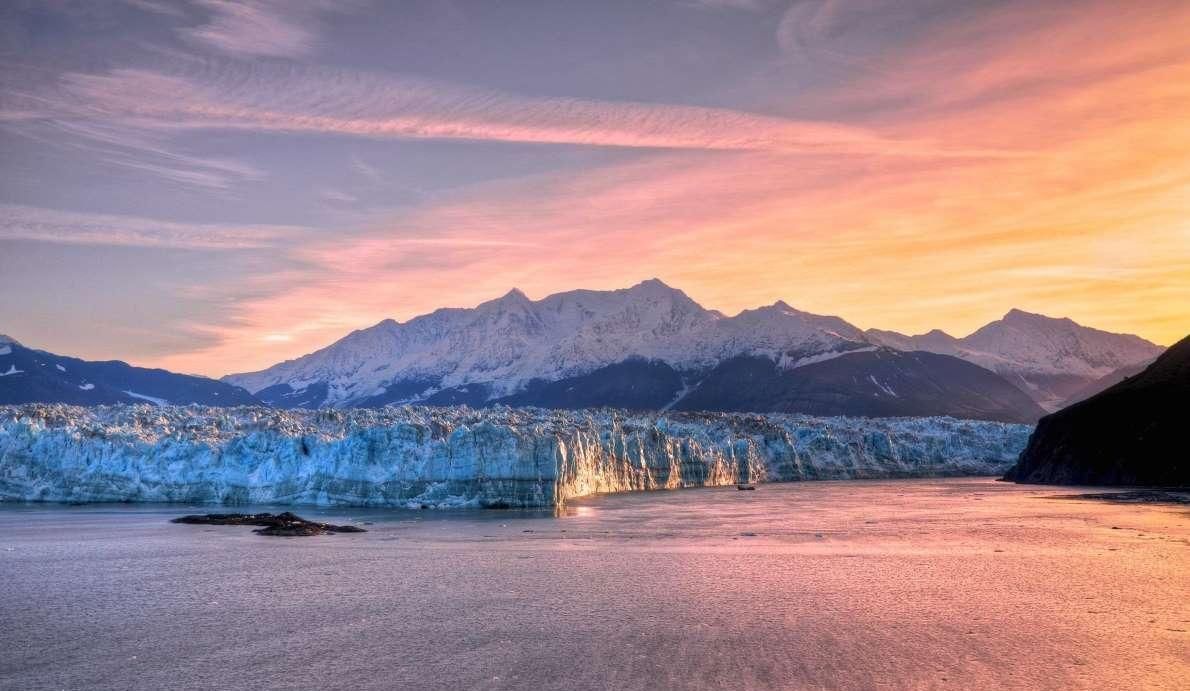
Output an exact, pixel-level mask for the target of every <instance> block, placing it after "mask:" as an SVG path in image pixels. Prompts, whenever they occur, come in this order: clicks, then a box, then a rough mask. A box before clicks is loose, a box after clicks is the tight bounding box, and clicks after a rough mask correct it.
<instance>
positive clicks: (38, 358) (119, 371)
mask: <svg viewBox="0 0 1190 691" xmlns="http://www.w3.org/2000/svg"><path fill="white" fill-rule="evenodd" d="M10 403H73V404H76V405H100V404H106V403H152V404H154V405H167V404H170V403H176V404H190V403H201V404H204V405H213V406H235V405H252V404H257V403H259V401H257V400H256V398H254V397H253V396H252V395H251V394H249V393H248V392H247V391H245V390H243V389H241V388H239V387H237V386H232V385H230V384H227V383H225V382H221V381H218V380H215V379H208V378H206V377H195V376H191V375H186V374H174V373H173V372H167V371H166V370H161V369H146V368H143V367H133V366H132V365H129V364H127V363H123V362H119V361H110V362H89V361H87V360H80V359H78V358H72V357H64V356H62V355H55V354H53V353H47V352H46V351H44V350H33V349H32V348H26V347H25V346H23V345H21V344H20V343H18V342H16V341H15V340H14V339H12V338H9V337H7V336H2V335H0V404H10Z"/></svg>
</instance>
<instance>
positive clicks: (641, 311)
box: [0, 279, 1163, 422]
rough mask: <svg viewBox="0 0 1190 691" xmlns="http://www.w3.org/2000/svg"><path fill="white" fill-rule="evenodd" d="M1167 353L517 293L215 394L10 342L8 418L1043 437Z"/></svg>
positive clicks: (1022, 320) (638, 291)
mask: <svg viewBox="0 0 1190 691" xmlns="http://www.w3.org/2000/svg"><path fill="white" fill-rule="evenodd" d="M1162 350H1163V349H1162V348H1161V347H1160V346H1157V345H1155V344H1153V343H1150V342H1148V341H1145V340H1144V339H1141V338H1139V337H1137V336H1131V335H1125V334H1114V333H1109V332H1105V331H1100V330H1097V329H1092V328H1088V327H1084V326H1081V325H1079V324H1076V323H1075V322H1073V321H1071V320H1069V319H1054V318H1051V317H1046V316H1043V315H1039V314H1030V313H1027V312H1022V311H1020V310H1012V311H1010V312H1008V314H1006V315H1005V316H1004V317H1003V318H1002V319H999V320H997V321H994V322H991V323H990V324H987V325H986V326H984V327H982V328H980V329H978V330H977V331H975V332H974V333H972V334H971V335H969V336H965V337H962V338H956V337H953V336H950V335H948V334H946V333H944V332H942V331H937V330H935V331H931V332H929V333H926V334H922V335H918V336H907V335H904V334H899V333H896V332H893V331H880V330H875V329H869V330H867V331H864V330H861V329H859V328H857V327H856V326H854V325H852V324H850V323H848V322H846V321H844V320H843V319H841V318H839V317H833V316H822V315H816V314H811V313H808V312H802V311H799V310H796V309H794V308H793V307H790V306H789V305H788V304H786V303H785V302H780V301H779V302H776V303H774V304H772V305H768V306H765V307H759V308H756V309H751V310H744V311H743V312H740V313H739V314H737V315H734V316H728V315H725V314H723V313H721V312H718V311H716V310H711V309H706V308H704V307H702V306H701V305H699V304H698V303H697V302H695V301H694V300H692V299H690V297H689V296H687V295H686V294H685V293H683V292H682V291H681V290H678V289H675V288H672V287H670V286H668V285H666V284H665V283H663V282H661V281H659V280H657V279H653V280H648V281H644V282H642V283H639V284H637V285H635V286H632V287H631V288H625V289H621V290H612V291H595V290H574V291H568V292H564V293H557V294H555V295H550V296H548V297H545V298H543V299H541V300H530V299H529V298H528V297H526V296H525V294H524V293H522V292H520V291H519V290H512V291H510V292H509V293H507V294H506V295H504V296H502V297H500V298H497V299H495V300H490V301H488V302H485V303H483V304H480V305H479V306H477V307H475V308H470V309H460V308H445V309H439V310H436V311H434V312H431V313H430V314H426V315H422V316H419V317H415V318H413V319H410V320H408V321H406V322H396V321H393V320H391V319H386V320H384V321H382V322H380V323H378V324H376V325H375V326H372V327H370V328H366V329H361V330H358V331H354V332H352V333H350V334H348V335H347V336H345V337H344V338H342V339H340V340H339V341H337V342H335V343H333V344H331V345H329V346H327V347H325V348H322V349H321V350H318V351H315V352H313V353H310V354H309V355H305V356H302V357H300V358H297V359H294V360H288V361H285V362H282V363H280V364H277V365H274V366H272V367H269V368H268V369H265V370H261V371H259V372H251V373H245V374H232V375H228V376H226V377H224V378H223V379H222V380H221V381H220V380H214V379H208V378H206V377H198V376H190V375H182V374H175V373H172V372H167V371H165V370H159V369H145V368H139V367H133V366H131V365H128V364H126V363H123V362H118V361H112V362H88V361H84V360H80V359H77V358H70V357H65V356H61V355H55V354H53V353H48V352H45V351H41V350H34V349H31V348H27V347H25V346H23V345H21V344H20V343H18V342H16V341H15V340H13V339H11V338H7V337H3V336H0V404H2V403H26V402H64V403H74V404H83V405H89V404H103V403H132V402H152V403H158V404H165V403H173V404H189V403H199V404H204V405H244V404H261V403H263V404H266V405H270V406H274V407H280V408H318V407H377V406H383V405H386V404H401V403H419V404H425V405H459V404H466V405H470V406H472V407H483V406H488V405H494V404H505V405H510V406H538V407H546V408H571V409H573V408H588V407H600V406H611V407H619V408H626V409H635V410H671V409H672V410H711V411H747V412H795V413H806V414H812V415H857V416H869V417H881V416H910V415H951V416H954V417H961V418H972V419H988V420H1001V421H1008V422H1034V421H1036V420H1037V419H1038V418H1040V417H1041V416H1043V415H1044V414H1045V413H1046V412H1047V411H1052V410H1054V409H1057V408H1059V407H1061V405H1063V404H1064V403H1066V402H1068V401H1071V400H1079V399H1081V398H1086V397H1090V396H1093V395H1094V394H1095V393H1097V392H1098V391H1100V390H1102V389H1105V388H1107V387H1109V386H1111V385H1112V384H1114V383H1116V382H1118V381H1120V380H1121V379H1123V378H1124V377H1125V376H1128V375H1129V374H1135V373H1136V372H1138V371H1140V369H1143V368H1144V367H1145V366H1146V365H1147V364H1148V363H1149V362H1151V361H1152V360H1153V359H1154V358H1156V357H1157V356H1158V355H1159V354H1160V353H1161V352H1162Z"/></svg>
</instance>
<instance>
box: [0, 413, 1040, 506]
mask: <svg viewBox="0 0 1190 691" xmlns="http://www.w3.org/2000/svg"><path fill="white" fill-rule="evenodd" d="M1031 431H1032V427H1031V426H1029V425H1019V424H1007V423H998V422H984V421H974V420H958V419H953V418H816V417H808V416H801V415H777V414H765V415H757V414H731V413H630V412H625V411H619V410H610V409H599V410H580V411H555V410H542V409H535V408H515V409H514V408H507V407H495V408H485V409H481V410H473V409H469V408H466V407H456V408H429V407H416V406H402V407H393V406H390V407H386V408H379V409H320V410H278V409H273V408H263V407H239V408H214V407H202V406H185V407H183V406H161V407H158V406H151V405H143V404H140V405H116V406H97V407H76V406H68V405H59V404H27V405H21V406H3V407H0V501H43V502H186V503H211V504H285V505H319V506H329V505H340V506H366V507H402V508H427V507H433V508H447V507H521V508H557V507H560V506H561V505H563V504H564V503H565V502H566V501H567V500H569V499H573V498H575V497H582V496H586V495H591V494H598V493H608V492H625V491H635V490H657V489H674V488H681V487H697V486H715V485H731V484H736V483H763V482H778V481H796V480H841V479H852V478H899V477H939V476H958V475H1000V474H1002V473H1004V472H1005V471H1006V470H1007V469H1008V468H1009V467H1010V466H1011V465H1012V464H1013V463H1014V462H1015V461H1016V459H1017V456H1018V455H1019V454H1020V452H1021V451H1022V450H1023V449H1024V447H1025V444H1026V442H1027V441H1028V437H1029V434H1030V432H1031Z"/></svg>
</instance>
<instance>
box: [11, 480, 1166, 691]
mask: <svg viewBox="0 0 1190 691" xmlns="http://www.w3.org/2000/svg"><path fill="white" fill-rule="evenodd" d="M1075 492H1076V490H1067V489H1054V488H1046V487H1022V486H1017V485H1009V484H1004V483H997V482H993V481H990V480H900V481H886V482H822V483H802V484H786V485H764V486H761V487H760V488H759V489H758V490H757V491H755V492H738V491H736V490H735V489H733V488H727V489H702V490H685V491H677V492H657V493H646V494H627V495H617V496H607V497H598V498H594V499H590V500H585V501H580V502H575V503H573V504H572V505H571V508H570V509H569V510H568V511H567V513H566V515H563V516H560V517H557V518H555V517H553V516H548V515H534V514H522V513H514V512H472V513H453V514H446V513H438V512H384V511H359V510H350V509H341V510H332V511H317V510H305V511H300V512H299V513H301V514H303V515H305V516H307V517H310V518H313V517H316V516H318V517H322V518H324V519H325V520H328V521H343V522H345V521H348V520H361V521H369V522H372V523H373V524H372V525H370V526H367V527H368V528H369V530H370V532H368V533H364V534H359V535H328V536H320V537H312V538H289V539H285V538H266V537H259V536H256V535H253V534H252V533H251V532H250V529H249V528H245V527H221V526H214V527H208V526H184V525H174V524H171V523H169V522H168V519H169V518H171V517H173V516H176V515H178V514H180V513H184V512H188V511H189V512H193V511H194V510H196V509H194V508H187V507H178V506H114V507H113V506H83V507H62V506H45V507H25V506H18V507H13V506H9V507H5V508H3V509H0V688H4V689H40V688H47V689H60V688H72V689H75V688H110V689H154V690H156V689H166V688H168V689H191V688H193V689H198V688H203V689H209V688H277V689H394V688H442V689H457V688H478V689H488V688H490V689H501V688H532V689H540V688H547V689H548V688H556V689H586V688H591V689H656V688H708V689H709V688H863V689H870V688H1021V689H1025V688H1028V689H1037V688H1054V689H1058V688H1062V689H1066V688H1169V689H1173V688H1185V687H1186V684H1187V680H1188V679H1190V633H1187V631H1188V630H1190V511H1188V510H1187V508H1186V507H1184V506H1183V507H1178V506H1168V505H1121V504H1113V503H1107V502H1102V501H1092V500H1072V499H1063V498H1060V497H1061V496H1068V495H1071V494H1073V493H1075Z"/></svg>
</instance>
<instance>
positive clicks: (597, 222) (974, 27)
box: [71, 1, 1190, 375]
mask: <svg viewBox="0 0 1190 691" xmlns="http://www.w3.org/2000/svg"><path fill="white" fill-rule="evenodd" d="M819 4H821V5H822V7H823V12H826V11H828V10H830V9H831V6H833V5H842V4H845V3H819ZM859 4H860V5H864V6H865V7H866V6H868V5H870V3H867V4H865V3H859ZM1039 5H1040V6H1039ZM824 16H826V15H824ZM826 18H827V19H829V18H830V17H829V16H826ZM819 19H821V17H820V18H819ZM860 19H861V20H862V19H863V17H862V14H861V16H860ZM822 21H825V20H822ZM820 23H821V22H820ZM1187 37H1190V3H1185V2H1160V1H1158V2H1145V3H1135V4H1133V3H1120V2H1088V3H1069V4H1067V3H1054V4H1053V5H1050V4H1046V3H1041V4H1038V3H1023V2H1010V3H1007V4H1005V5H1002V6H999V8H998V9H995V10H989V11H986V12H983V13H981V14H979V15H978V16H975V17H972V16H970V15H967V16H965V17H964V18H963V21H962V22H956V23H951V24H943V25H940V26H935V27H932V29H931V31H930V32H928V34H927V35H925V36H919V37H917V38H916V39H915V40H913V41H911V42H907V43H900V44H896V45H891V46H883V47H882V48H881V49H880V50H879V51H877V52H874V53H872V54H868V55H865V56H863V58H862V61H861V60H859V59H858V58H857V62H856V64H857V65H858V68H857V69H856V71H854V72H853V73H852V75H851V77H850V78H849V79H847V80H845V81H840V82H839V83H835V84H832V85H829V86H822V85H816V86H815V88H813V89H794V88H791V89H790V92H789V94H788V95H785V94H783V93H782V91H781V90H780V89H774V90H773V92H772V94H771V97H770V99H771V101H772V102H773V104H774V110H782V109H786V110H788V111H789V112H799V113H816V114H817V113H824V114H829V113H849V114H851V115H850V116H849V117H848V118H847V119H846V122H842V121H840V122H837V123H832V122H830V121H829V118H824V117H818V116H816V117H814V118H788V119H786V118H781V117H777V116H764V117H761V116H756V117H752V116H750V115H748V114H746V113H740V112H735V111H722V112H721V111H716V110H713V109H707V110H699V109H690V108H685V107H680V108H678V107H675V108H670V107H667V106H655V105H650V104H644V103H635V102H634V103H627V102H625V103H612V104H608V103H605V102H596V101H582V102H562V101H559V100H557V99H554V100H537V101H533V100H528V101H512V100H510V99H509V98H505V97H500V98H499V99H497V97H495V96H491V95H486V96H482V98H480V97H478V96H476V97H464V96H459V97H458V98H459V99H460V100H459V103H462V104H464V105H462V106H460V105H457V104H455V105H452V107H451V109H450V111H449V118H448V119H447V120H444V121H437V120H435V119H434V118H435V117H439V115H438V114H436V113H437V111H435V112H432V113H429V114H419V115H418V116H417V117H415V118H410V117H408V116H407V115H403V116H402V118H401V119H400V120H399V121H398V120H395V119H392V118H389V119H385V118H383V117H380V116H378V115H376V114H375V113H372V112H367V113H359V114H358V119H357V120H352V118H351V117H349V116H345V115H342V114H339V113H336V115H335V117H333V118H332V117H325V116H319V117H317V118H314V117H309V118H306V117H297V116H290V115H287V114H285V113H283V112H279V111H277V109H276V108H275V107H273V108H272V109H270V110H268V111H267V113H266V112H265V111H264V110H263V108H264V106H262V105H260V104H258V103H256V102H253V103H249V104H245V103H243V102H239V101H237V102H235V105H234V106H228V105H226V104H223V105H219V106H218V107H216V106H213V105H210V104H208V103H206V102H197V101H196V102H195V103H193V104H187V103H185V102H184V101H186V99H191V98H193V99H197V98H199V97H198V96H194V95H193V93H192V92H191V91H189V90H187V89H188V87H186V86H185V85H182V86H178V85H177V84H172V83H163V85H162V86H161V88H162V89H165V91H163V92H162V93H173V92H172V91H169V90H171V89H180V90H183V91H185V92H186V94H188V95H187V96H186V97H185V98H182V97H179V99H178V100H176V101H175V100H174V99H172V98H163V99H162V104H161V105H153V100H152V99H151V98H145V99H141V100H137V101H136V104H135V109H136V112H135V113H133V115H134V116H135V117H136V118H137V119H138V120H137V121H138V122H139V121H142V120H145V119H151V118H154V117H165V115H162V113H166V115H168V116H169V117H171V118H174V120H176V121H177V122H178V123H181V124H179V125H178V126H183V127H228V128H265V129H269V128H276V129H278V130H280V131H293V130H302V131H305V130H308V129H313V130H317V131H329V132H332V133H335V134H336V135H339V136H359V135H361V134H362V135H363V136H365V137H375V138H384V137H390V136H392V137H410V136H413V137H422V136H425V137H431V138H433V137H442V136H458V137H461V138H463V139H469V140H470V139H475V140H485V139H492V140H496V141H518V142H525V141H527V142H540V144H538V145H539V146H543V147H549V146H558V145H568V146H595V147H605V146H606V147H624V148H628V149H633V150H639V151H641V152H642V154H641V155H638V156H634V157H626V158H623V159H610V160H609V161H608V162H605V163H603V164H601V165H598V166H593V167H587V168H582V169H577V170H575V169H569V170H565V171H560V172H551V173H534V174H531V175H525V176H519V177H518V176H513V177H509V178H504V179H501V180H497V181H493V182H479V183H475V184H469V185H463V186H460V187H458V188H457V189H455V190H453V191H451V192H450V193H448V194H440V195H435V196H434V197H432V198H429V199H426V200H423V201H421V202H419V203H417V204H416V205H412V206H405V207H403V208H401V209H400V210H399V211H393V212H392V213H390V214H388V215H380V216H373V217H370V218H369V219H367V220H366V221H361V222H360V223H359V224H358V225H356V226H352V227H348V228H343V229H342V232H340V233H335V234H326V233H322V234H318V233H307V234H302V235H300V236H294V237H295V238H297V239H294V240H293V241H292V242H287V243H281V244H280V245H279V246H278V247H279V249H278V251H279V252H282V253H284V255H285V256H286V257H287V259H288V261H287V264H286V266H285V268H283V269H275V270H270V271H267V272H261V273H260V274H259V275H257V276H254V277H253V278H252V279H250V281H249V282H248V283H247V285H245V286H239V287H237V290H235V291H233V292H229V293H228V295H229V297H227V306H226V309H227V310H229V314H230V315H231V318H229V319H226V320H222V321H219V322H217V323H210V322H204V321H201V320H195V321H194V322H193V323H189V324H186V328H188V329H190V330H192V331H193V332H194V333H199V334H202V335H203V336H204V337H205V338H203V339H200V341H201V343H202V344H203V345H202V346H200V347H196V348H194V349H189V350H182V351H178V352H174V353H166V354H163V355H161V356H159V357H155V358H148V360H149V361H145V362H143V364H151V365H158V366H163V367H168V368H170V369H175V370H180V371H189V372H200V373H207V374H212V375H221V374H225V373H228V372H235V371H244V370H251V369H258V368H261V367H265V366H267V365H270V364H273V363H275V362H277V361H280V360H282V359H286V358H291V357H295V356H298V355H301V354H304V353H306V352H310V351H311V350H313V349H316V348H318V347H321V346H323V345H326V344H328V343H330V342H332V341H334V340H336V339H337V338H339V337H341V336H343V335H345V334H346V333H347V332H348V331H350V330H352V329H356V328H361V327H366V326H369V325H371V324H373V323H375V322H377V321H379V320H381V319H383V318H387V317H392V318H396V319H407V318H409V317H412V316H415V315H418V314H421V313H425V312H428V311H430V310H432V309H434V308H437V307H441V306H472V305H475V304H477V303H479V302H482V301H484V300H487V299H491V298H493V297H496V296H499V295H501V294H503V293H504V292H506V291H507V290H508V289H509V288H511V287H513V286H516V287H519V288H521V289H522V290H524V291H525V292H526V293H527V294H528V295H529V296H530V297H532V298H540V297H543V296H544V295H546V294H549V293H551V292H556V291H561V290H569V289H573V288H580V287H582V288H600V289H609V288H619V287H626V286H628V285H631V284H633V283H635V282H637V281H640V280H642V279H645V278H649V277H654V276H656V277H659V278H661V279H663V280H665V281H666V282H668V283H669V284H671V285H673V286H675V287H678V288H682V289H683V290H685V291H686V292H687V293H689V294H690V296H691V297H693V298H694V299H695V300H697V301H699V302H700V303H702V304H703V305H704V306H707V307H710V308H717V309H720V310H722V311H724V312H727V313H734V312H736V311H739V310H741V309H744V308H749V307H754V306H757V305H760V304H768V303H772V302H774V301H776V300H778V299H784V300H785V301H787V302H789V303H790V304H791V305H793V306H795V307H797V308H799V309H803V310H808V311H812V312H817V313H826V314H837V315H839V316H842V317H844V318H845V319H847V320H849V321H851V322H853V323H855V324H856V325H858V326H860V327H863V328H867V327H879V328H888V329H896V330H899V331H903V332H908V333H917V332H922V331H925V330H928V329H931V328H942V329H945V330H947V331H949V332H951V333H953V334H956V335H964V334H966V333H968V332H970V331H971V330H973V329H975V328H977V327H978V326H980V325H982V324H984V323H986V322H988V321H990V320H993V319H996V318H998V317H1000V316H1001V315H1002V314H1003V313H1004V312H1006V311H1007V310H1008V309H1010V308H1013V307H1017V308H1021V309H1024V310H1027V311H1033V312H1041V313H1045V314H1048V315H1052V316H1068V317H1071V318H1073V319H1075V320H1076V321H1078V322H1080V323H1083V324H1086V325H1090V326H1095V327H1098V328H1102V329H1108V330H1112V331H1123V332H1131V333H1137V334H1139V335H1141V336H1144V337H1146V338H1148V339H1150V340H1153V341H1155V342H1157V343H1161V344H1169V343H1172V342H1173V341H1175V340H1178V339H1179V338H1181V337H1182V336H1185V335H1186V334H1187V333H1188V332H1190V40H1188V39H1187ZM790 59H794V58H790ZM144 78H145V77H144V75H128V74H121V75H115V76H112V77H110V78H109V77H105V79H108V81H106V82H103V83H101V84H100V83H93V82H88V81H86V80H76V82H75V83H74V84H72V85H71V88H74V89H75V90H76V92H74V94H73V95H74V96H75V97H79V96H78V94H80V93H83V94H85V95H87V97H89V98H94V97H97V96H96V94H100V95H101V96H102V98H105V99H107V100H105V101H104V102H103V108H106V109H107V110H106V111H104V112H109V111H110V112H116V111H118V110H119V109H120V108H132V107H133V106H130V105H129V104H128V103H126V102H125V100H127V101H131V100H134V99H131V97H129V98H128V99H125V100H121V99H123V98H124V97H123V96H121V93H122V91H121V90H122V89H124V88H126V87H127V88H131V86H135V85H136V84H138V83H140V81H139V80H142V79H144ZM311 78H315V77H311ZM316 78H317V79H320V80H324V81H326V82H327V84H328V85H329V84H332V83H337V82H335V81H334V79H333V78H332V77H331V76H328V75H325V74H321V73H320V74H319V75H316ZM248 83H249V84H250V85H251V83H250V82H248ZM128 85H131V86H128ZM245 88H247V87H245ZM253 88H255V87H253ZM359 88H361V89H374V88H379V87H371V86H367V84H366V83H365V84H364V86H361V87H359ZM79 90H81V91H79ZM134 91H135V89H134ZM129 93H132V92H129ZM179 93H181V92H179ZM215 97H216V96H210V98H212V99H213V98H215ZM450 97H451V98H455V96H454V95H452V96H450ZM138 98H139V97H138ZM203 98H207V97H206V96H204V97H203ZM253 98H256V96H253ZM344 98H347V97H346V96H344ZM438 98H445V97H438ZM298 99H299V96H293V97H292V98H291V101H296V100H298ZM477 99H478V100H480V101H484V102H485V103H488V104H489V105H490V107H489V108H487V110H485V111H483V112H477V113H472V112H469V111H467V109H466V108H467V104H470V103H473V102H475V101H476V100H477ZM493 101H495V102H496V103H495V105H491V103H492V102H493ZM179 103H180V104H181V105H178V104H179ZM452 103H454V102H452ZM167 107H168V108H175V109H176V110H177V112H173V111H169V112H168V113H167V112H166V111H164V110H160V109H165V108H167ZM155 108H157V109H159V110H154V109H155ZM377 108H379V106H377ZM159 111H160V112H159ZM442 117H445V116H442ZM188 119H189V120H193V122H191V123H190V124H185V123H186V122H187V121H188ZM444 133H446V134H444ZM279 232H280V231H279ZM224 289H225V287H224V286H219V285H214V284H212V285H198V286H194V287H192V288H191V289H190V294H189V295H188V296H187V297H189V298H207V297H219V296H222V295H223V291H224Z"/></svg>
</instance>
